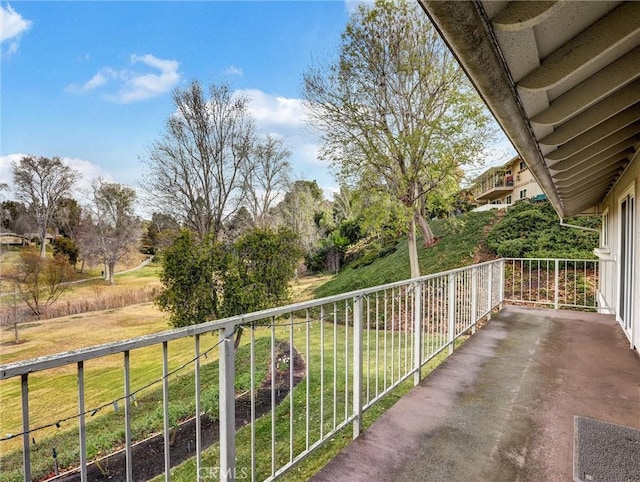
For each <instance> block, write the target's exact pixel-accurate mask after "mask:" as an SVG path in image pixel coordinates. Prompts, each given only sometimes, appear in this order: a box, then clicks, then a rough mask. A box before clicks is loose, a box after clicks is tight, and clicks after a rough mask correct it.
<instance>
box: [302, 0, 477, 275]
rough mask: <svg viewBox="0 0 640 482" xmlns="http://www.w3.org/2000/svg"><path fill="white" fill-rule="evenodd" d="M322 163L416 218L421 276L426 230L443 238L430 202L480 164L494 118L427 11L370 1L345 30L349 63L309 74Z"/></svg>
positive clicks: (414, 265) (412, 227)
mask: <svg viewBox="0 0 640 482" xmlns="http://www.w3.org/2000/svg"><path fill="white" fill-rule="evenodd" d="M304 96H305V99H306V101H307V105H308V107H309V111H310V120H311V122H312V124H313V125H315V126H316V127H317V128H318V129H319V130H320V132H321V133H322V136H323V140H324V146H323V148H322V150H321V156H322V157H323V158H324V159H326V160H329V161H330V162H332V163H333V164H334V166H335V167H336V168H337V171H338V174H339V177H340V178H341V180H343V181H345V182H350V183H352V184H358V185H360V186H362V187H364V188H367V189H375V190H380V191H387V192H389V193H391V195H392V196H393V198H394V199H396V200H397V201H398V202H400V203H402V205H404V206H405V209H406V210H407V211H408V216H407V217H408V219H409V226H408V242H409V253H410V263H411V275H412V276H418V275H419V267H418V256H417V246H416V224H418V226H419V227H420V228H421V230H422V235H423V240H424V242H425V243H426V244H429V243H431V242H433V234H432V233H431V230H430V228H429V225H428V223H427V222H426V220H425V219H424V217H423V216H422V213H421V209H420V199H422V198H424V196H425V194H427V193H429V192H431V191H434V190H437V189H438V188H439V186H440V185H441V184H442V183H443V181H444V180H446V179H448V178H450V177H452V176H455V173H456V170H457V169H458V168H459V166H461V165H464V164H470V163H473V162H474V161H477V160H478V158H479V157H480V153H481V150H482V148H483V146H484V144H485V143H486V142H487V140H488V139H489V138H490V132H489V125H490V117H489V115H488V113H487V111H486V109H485V108H484V106H483V104H482V102H481V101H480V99H479V97H478V96H477V94H476V93H475V92H474V90H473V89H472V87H471V85H470V84H469V82H468V81H467V80H466V78H465V76H464V74H463V72H462V70H461V69H460V68H459V67H458V65H457V63H456V61H455V59H454V58H453V56H452V55H451V54H450V53H449V51H448V50H447V48H446V46H445V45H444V43H443V42H442V41H441V40H440V38H439V37H438V34H437V32H436V31H435V29H434V28H433V27H432V25H431V24H430V22H429V21H428V19H427V17H426V15H424V13H423V12H422V11H420V9H419V7H418V5H417V4H415V5H413V4H411V5H409V4H407V2H406V1H404V0H401V1H384V0H379V1H377V2H376V3H375V5H373V6H371V5H368V4H362V5H360V6H359V7H358V10H357V11H356V12H355V13H354V14H353V16H352V17H351V20H350V21H349V23H348V25H347V27H346V29H345V31H344V33H343V34H342V45H341V49H340V54H339V58H338V60H337V61H336V62H334V63H333V64H331V65H329V66H325V65H316V66H312V67H310V68H309V69H308V70H307V72H305V75H304Z"/></svg>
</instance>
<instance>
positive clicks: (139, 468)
mask: <svg viewBox="0 0 640 482" xmlns="http://www.w3.org/2000/svg"><path fill="white" fill-rule="evenodd" d="M600 263H601V262H600V261H594V260H587V261H583V260H496V261H491V262H487V263H483V264H479V265H474V266H469V267H466V268H461V269H457V270H452V271H449V272H445V273H438V274H435V275H430V276H425V277H422V278H419V279H415V280H408V281H404V282H399V283H393V284H390V285H385V286H380V287H375V288H370V289H366V290H361V291H358V292H353V293H347V294H344V295H340V296H335V297H331V298H325V299H320V300H313V301H309V302H303V303H298V304H295V305H290V306H285V307H280V308H276V309H273V310H266V311H263V312H258V313H250V314H247V315H244V316H240V317H234V318H229V319H224V320H217V321H214V322H210V323H207V324H203V325H197V326H192V327H188V328H182V329H177V330H171V331H167V332H164V333H159V334H155V335H151V336H146V337H141V338H137V339H131V340H126V341H122V342H118V343H111V344H108V345H102V346H98V347H92V348H87V349H83V350H79V351H75V352H68V353H62V354H59V355H54V356H51V357H46V358H42V359H37V360H29V361H25V362H20V363H15V364H9V365H3V366H0V380H1V382H0V390H3V391H5V390H6V391H12V393H16V400H15V402H16V403H15V404H14V405H12V406H11V407H3V409H5V408H6V409H8V410H15V411H16V412H18V411H20V412H21V413H22V417H21V422H20V424H19V426H3V427H2V436H1V437H0V444H2V445H0V449H2V450H0V452H2V453H6V452H7V449H6V447H8V446H9V444H14V445H15V446H16V447H18V448H20V450H21V451H22V454H23V455H22V456H23V459H22V460H23V463H22V467H21V471H20V472H21V476H22V478H23V479H24V480H32V478H35V477H41V476H42V475H41V473H40V472H42V471H45V472H46V471H47V470H48V468H51V471H53V460H52V459H51V456H50V455H51V454H49V451H50V448H49V447H48V446H47V447H48V448H47V449H46V450H45V451H43V450H42V449H41V447H40V445H42V444H43V443H41V442H39V440H47V437H55V436H56V433H58V431H60V430H63V429H65V428H67V427H69V429H70V430H71V431H75V433H76V434H77V448H76V450H75V452H76V453H77V454H79V455H78V461H77V464H79V466H78V468H77V469H73V470H72V473H73V474H75V475H73V474H70V473H68V474H67V476H69V477H75V478H77V479H80V480H94V479H95V478H96V477H97V476H98V475H100V473H99V471H103V470H104V467H105V466H108V469H109V471H110V474H109V476H112V477H114V478H116V479H118V480H142V477H141V475H140V474H141V473H143V472H144V473H147V472H145V471H144V470H143V469H145V468H146V466H151V465H154V466H158V467H159V470H158V475H160V474H162V473H164V475H165V480H170V479H172V478H173V479H174V480H194V479H196V478H197V479H200V480H205V479H211V478H221V479H224V480H229V479H233V478H246V479H251V480H272V479H274V478H277V477H278V476H280V475H282V474H285V473H286V472H288V471H289V470H290V469H292V468H293V467H294V466H295V465H297V464H298V463H300V462H301V461H303V460H304V459H306V458H308V457H312V456H313V452H314V451H315V450H316V449H318V448H320V447H321V446H322V445H324V444H325V443H326V442H327V441H329V440H330V439H332V438H334V437H335V436H336V435H337V434H338V433H339V432H341V431H344V430H349V431H352V432H353V436H354V438H355V442H354V443H352V444H351V445H349V446H348V447H347V448H346V449H345V451H344V452H342V453H341V454H340V455H338V456H337V457H336V458H335V459H334V460H333V461H331V462H330V463H329V464H328V465H327V466H326V467H325V469H323V471H321V472H320V473H319V474H318V475H317V478H318V480H335V477H336V476H338V475H339V478H340V479H342V480H347V479H349V480H351V479H354V480H358V479H360V480H376V479H377V480H383V479H384V480H387V479H388V478H389V477H390V476H391V475H393V477H394V478H398V477H401V476H403V477H404V476H406V477H407V478H408V479H410V480H412V479H416V478H420V479H424V478H425V474H431V475H432V476H433V478H438V476H437V474H444V475H443V477H445V476H446V477H445V478H446V479H447V480H453V479H456V478H458V479H459V477H456V475H463V477H462V478H463V479H469V478H470V477H469V474H474V476H473V477H471V478H472V479H477V480H480V479H483V478H484V480H496V477H497V478H498V479H503V480H505V479H509V480H513V479H514V478H516V477H515V476H514V477H511V475H512V474H516V473H517V474H533V473H536V474H541V473H548V474H550V475H554V474H562V478H564V476H565V475H566V474H567V473H570V472H569V469H568V468H567V463H566V462H567V457H568V456H569V455H570V454H571V440H572V439H571V437H572V434H573V429H572V425H571V423H572V420H573V415H574V414H577V415H584V416H587V417H592V418H596V419H603V420H605V421H610V422H614V423H618V424H622V425H627V426H634V427H637V426H638V425H639V424H638V419H639V417H638V416H639V415H640V401H639V400H638V397H637V385H638V383H640V379H639V377H640V375H639V373H640V370H638V368H639V367H640V363H639V362H638V359H637V356H635V355H634V354H633V353H632V352H631V351H630V350H628V349H627V350H624V341H625V338H624V335H623V334H622V331H621V330H620V329H619V328H618V326H617V324H616V323H615V321H614V320H613V319H612V317H611V316H609V315H601V314H597V313H583V312H578V311H575V310H577V309H581V310H590V311H596V310H597V309H599V308H598V306H597V299H598V296H597V290H598V272H599V266H600ZM504 304H509V305H512V304H514V305H523V304H524V305H527V306H529V307H537V308H545V307H549V308H557V309H558V310H554V311H551V310H544V309H531V308H528V309H524V308H515V307H513V306H508V307H505V308H504V309H502V310H501V311H496V310H500V308H502V307H503V305H504ZM562 308H566V309H567V310H562V311H561V310H560V309H562ZM490 318H491V321H490V322H489V323H488V324H486V321H487V320H488V319H490ZM484 324H486V326H484V327H483V328H482V329H478V327H479V326H481V325H484ZM239 327H243V332H244V335H243V336H242V340H243V342H242V344H241V346H240V348H238V350H237V353H234V347H233V345H234V336H235V335H237V333H238V331H239ZM211 333H213V334H214V338H213V339H212V337H211V336H208V335H209V334H211ZM465 340H467V341H466V342H465V343H464V344H462V345H461V343H462V342H463V341H465ZM460 345H461V346H460ZM620 346H622V347H623V348H620ZM185 347H186V348H185ZM627 347H628V345H627ZM144 350H156V352H157V353H158V366H159V367H162V373H161V375H160V376H159V377H158V378H156V379H153V380H149V379H145V378H144V377H141V376H140V374H139V373H137V372H136V364H135V360H136V357H137V354H138V353H141V352H142V351H144ZM183 351H184V353H183ZM452 354H453V355H452ZM448 355H449V356H450V358H449V359H448V360H447V361H446V362H445V363H444V364H443V365H441V366H440V367H439V368H437V369H436V370H435V371H434V372H433V373H432V374H431V375H430V376H427V377H426V378H425V377H424V374H425V373H426V371H427V367H428V365H429V364H431V363H433V362H434V361H435V360H436V359H439V358H444V357H446V356H448ZM451 355H452V356H451ZM243 357H244V358H245V360H243V363H244V364H243V365H242V366H245V367H247V368H246V369H243V370H241V371H237V370H236V364H237V366H241V365H240V358H243ZM106 359H110V360H112V361H113V360H115V363H117V364H119V376H118V377H112V378H113V380H114V382H113V383H114V384H119V386H120V393H121V395H120V396H118V397H117V398H116V399H113V400H112V399H99V401H96V395H95V393H89V391H90V387H89V384H88V383H87V380H86V379H87V374H88V373H89V371H90V370H92V369H93V368H94V367H100V366H102V364H103V363H104V362H105V360H106ZM261 361H262V362H264V363H262V364H261ZM214 362H215V363H216V364H217V371H218V375H217V381H216V382H215V386H213V385H212V384H211V383H209V381H208V379H205V376H204V375H203V373H204V371H205V370H206V369H207V367H208V366H213V365H211V364H212V363H214ZM107 375H108V374H107V373H104V374H103V376H107ZM61 376H65V377H69V376H73V377H75V378H76V379H77V390H75V391H74V393H71V394H69V396H70V397H74V398H75V399H77V400H78V405H77V410H76V411H74V412H73V413H59V412H57V410H56V407H52V406H50V405H49V404H48V400H47V392H46V391H43V390H41V389H40V386H41V384H43V382H44V381H45V380H47V379H55V377H61ZM178 377H181V379H185V378H186V379H188V380H190V383H192V384H193V385H192V392H191V393H192V394H193V395H182V397H185V398H189V400H190V401H191V402H192V406H193V413H195V414H200V415H198V416H196V417H195V418H194V419H193V422H194V423H193V424H191V425H189V426H188V427H187V426H184V427H183V426H182V425H180V426H177V425H176V422H175V421H173V419H172V410H174V408H175V407H174V405H175V402H176V400H175V395H173V394H174V393H175V392H174V391H173V388H174V385H175V384H176V383H178ZM110 379H111V378H110ZM403 383H413V384H414V385H417V386H416V387H414V388H413V390H411V391H410V392H409V394H407V395H406V396H405V397H403V398H402V399H401V400H400V401H399V402H398V403H397V404H396V405H395V406H393V407H392V408H391V409H390V410H389V411H387V412H386V414H385V415H384V416H383V417H382V418H381V419H379V420H378V422H376V423H374V424H373V425H372V426H371V427H369V428H368V429H367V430H366V431H364V433H363V414H365V413H366V412H367V411H368V410H370V409H372V408H373V407H376V406H377V405H378V404H379V403H380V401H381V400H382V399H383V398H384V397H385V396H386V395H387V394H389V393H390V392H392V391H394V390H395V389H396V388H397V387H398V386H399V385H401V384H403ZM154 387H155V388H158V391H159V392H160V391H161V395H160V397H159V399H158V401H157V402H156V403H157V408H158V410H160V411H161V412H162V414H163V415H162V416H163V419H164V425H163V427H162V428H160V430H159V433H158V435H157V437H158V440H159V445H158V446H159V447H160V450H158V457H159V460H157V461H156V460H152V458H153V456H152V454H151V453H145V455H144V456H140V455H138V456H136V454H137V453H139V452H138V450H139V445H138V444H137V443H136V442H135V441H134V440H133V438H134V437H133V435H132V434H133V430H132V426H133V425H135V423H134V419H135V417H136V415H137V412H141V411H142V410H143V408H142V406H144V405H145V403H144V402H143V399H144V396H145V394H146V393H147V392H149V391H150V390H153V389H154ZM5 393H6V392H5ZM214 395H215V399H214V400H213V405H214V406H217V407H218V408H217V409H216V411H215V412H214V411H212V410H211V408H209V410H208V415H210V416H212V417H213V416H214V415H217V421H215V423H214V428H212V427H211V426H210V425H207V428H205V426H204V425H205V424H204V422H203V415H201V414H203V412H204V411H205V408H204V403H203V400H202V399H203V398H204V397H205V396H207V397H209V398H210V397H211V396H214ZM89 400H90V402H89ZM138 401H140V405H141V406H138ZM265 407H266V410H265ZM155 408H156V406H154V407H153V409H154V410H155ZM104 412H111V413H113V412H117V414H118V417H119V418H118V420H116V422H117V423H119V424H120V425H119V428H118V429H117V431H122V433H123V440H122V450H120V451H119V456H118V457H117V458H114V459H112V460H110V461H109V462H108V463H107V462H105V459H102V461H101V462H98V463H96V462H90V459H95V458H96V457H93V456H92V455H91V454H90V452H89V449H90V447H91V445H92V443H91V436H92V433H93V432H94V431H95V430H96V428H95V426H94V424H95V423H96V422H98V419H99V418H100V416H101V415H102V414H104ZM94 415H95V420H94ZM214 418H216V417H214ZM61 427H62V428H61ZM7 432H10V433H7ZM207 432H209V433H208V434H207ZM5 433H7V435H4V434H5ZM212 433H213V435H214V436H213V438H214V439H215V440H213V442H215V443H214V444H213V445H211V446H210V447H209V448H208V449H206V450H205V447H206V446H207V445H208V443H207V442H206V440H205V439H206V438H207V437H206V436H205V435H211V434H212ZM185 434H186V435H185ZM183 435H185V437H186V438H185V437H183V438H184V440H185V441H187V442H188V446H189V448H190V450H189V453H190V454H191V455H192V456H193V458H192V459H191V460H190V461H187V462H186V465H183V466H181V467H178V468H176V467H175V466H176V464H177V462H178V461H179V460H178V458H177V454H176V452H178V450H177V439H178V438H180V437H182V436H183ZM208 438H209V439H211V438H212V437H208ZM552 449H553V450H552ZM45 452H46V453H45ZM423 454H424V455H423ZM62 455H63V454H59V457H62ZM453 455H455V457H453ZM450 456H452V458H449V457H450ZM360 457H362V458H360ZM43 458H44V459H43ZM547 459H548V460H547ZM542 463H548V465H544V466H543V465H539V464H542ZM63 466H66V464H65V465H63ZM474 467H475V468H474ZM2 470H3V471H5V470H6V469H5V468H4V467H2ZM538 470H545V471H548V472H539V471H538ZM38 471H39V472H38ZM385 471H386V472H385ZM389 471H392V472H389ZM458 471H462V472H458ZM214 472H215V473H214ZM447 474H448V475H447ZM483 474H485V475H486V477H483ZM103 475H104V474H103ZM476 475H477V476H476ZM494 475H495V476H496V477H494ZM501 475H504V477H501ZM427 478H428V477H427ZM549 478H555V477H549ZM559 478H560V477H559ZM567 480H571V477H568V478H567Z"/></svg>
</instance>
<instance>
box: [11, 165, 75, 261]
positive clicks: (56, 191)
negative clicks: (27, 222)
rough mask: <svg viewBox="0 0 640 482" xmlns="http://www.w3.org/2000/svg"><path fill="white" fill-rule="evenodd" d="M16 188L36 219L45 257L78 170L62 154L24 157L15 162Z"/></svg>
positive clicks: (19, 196) (41, 248) (14, 179)
mask: <svg viewBox="0 0 640 482" xmlns="http://www.w3.org/2000/svg"><path fill="white" fill-rule="evenodd" d="M11 166H12V168H13V181H14V183H15V186H14V190H15V192H16V194H17V196H18V198H19V199H20V200H22V201H24V203H25V204H26V205H27V206H29V209H30V210H31V212H32V213H33V215H34V217H35V218H36V222H37V226H38V236H39V237H40V242H41V244H40V256H41V257H43V258H44V257H45V256H46V246H45V244H46V240H47V229H48V228H49V224H50V223H51V221H52V218H53V216H54V214H55V212H56V210H57V208H58V206H59V204H60V202H61V201H62V199H64V198H65V197H66V196H68V195H69V193H70V191H71V188H72V187H73V185H74V183H75V181H76V180H77V179H78V177H79V175H80V174H79V173H78V171H76V170H74V169H72V168H71V167H69V166H67V165H65V164H63V162H62V160H61V159H60V158H59V157H54V158H52V159H49V158H47V157H33V156H25V157H23V158H22V159H20V161H19V162H12V163H11Z"/></svg>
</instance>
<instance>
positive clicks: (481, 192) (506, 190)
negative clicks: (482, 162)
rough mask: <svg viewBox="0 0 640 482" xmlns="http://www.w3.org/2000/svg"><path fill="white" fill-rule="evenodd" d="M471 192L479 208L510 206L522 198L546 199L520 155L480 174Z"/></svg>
mask: <svg viewBox="0 0 640 482" xmlns="http://www.w3.org/2000/svg"><path fill="white" fill-rule="evenodd" d="M472 193H473V196H474V198H475V200H476V202H477V203H478V205H479V210H484V209H489V208H492V207H495V208H500V207H505V206H510V205H511V204H513V203H515V202H516V201H521V200H523V199H533V200H539V199H546V196H545V194H544V192H543V191H542V189H541V188H540V185H539V184H538V181H536V178H535V177H533V174H532V173H531V171H530V170H529V166H527V164H526V163H525V162H524V161H523V160H522V159H521V158H520V156H516V157H514V158H513V159H511V160H509V161H508V162H507V163H506V164H504V165H502V166H496V167H492V168H490V169H487V170H486V171H485V172H483V173H482V174H480V175H479V176H478V177H477V178H476V179H474V181H473V184H472Z"/></svg>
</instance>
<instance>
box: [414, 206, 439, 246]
mask: <svg viewBox="0 0 640 482" xmlns="http://www.w3.org/2000/svg"><path fill="white" fill-rule="evenodd" d="M415 219H416V221H417V222H418V226H419V227H420V232H421V233H422V242H423V243H424V246H425V247H427V246H431V245H432V244H433V243H434V242H435V240H436V238H435V236H434V235H433V231H431V227H430V226H429V223H428V222H427V220H426V219H425V218H424V216H423V215H422V213H420V212H416V214H415Z"/></svg>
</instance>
